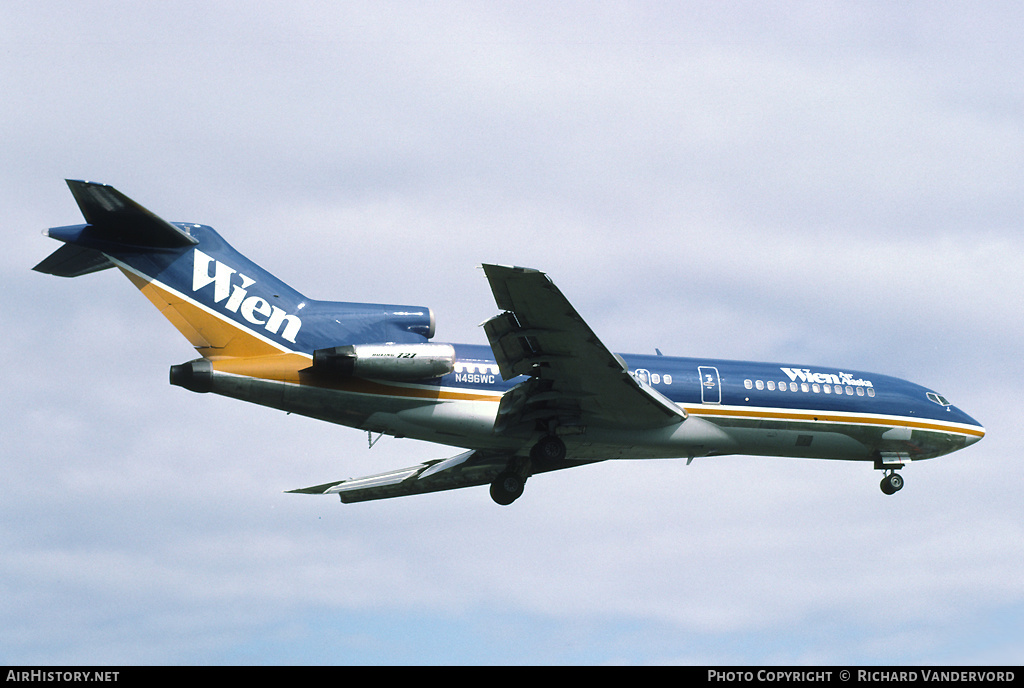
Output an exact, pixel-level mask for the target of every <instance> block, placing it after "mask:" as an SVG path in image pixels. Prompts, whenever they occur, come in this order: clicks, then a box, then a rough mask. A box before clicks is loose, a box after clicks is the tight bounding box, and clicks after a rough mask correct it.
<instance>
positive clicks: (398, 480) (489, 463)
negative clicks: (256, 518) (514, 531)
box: [288, 451, 509, 504]
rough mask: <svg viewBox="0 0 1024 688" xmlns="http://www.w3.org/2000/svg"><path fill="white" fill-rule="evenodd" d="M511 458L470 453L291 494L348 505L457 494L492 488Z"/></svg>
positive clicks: (302, 489)
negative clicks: (448, 492)
mask: <svg viewBox="0 0 1024 688" xmlns="http://www.w3.org/2000/svg"><path fill="white" fill-rule="evenodd" d="M508 458H509V457H508V456H506V455H504V454H489V453H485V452H478V451H468V452H464V453H462V454H459V455H458V456H453V457H452V458H450V459H441V460H436V461H427V462H426V463H421V464H419V465H418V466H410V467H409V468H402V469H399V470H396V471H391V472H389V473H381V474H379V475H371V476H367V477H365V478H354V479H349V480H339V481H337V482H333V483H326V484H324V485H316V486H314V487H304V488H301V489H298V490H288V491H289V492H292V493H301V494H336V495H338V496H339V497H340V498H341V501H342V502H345V503H346V504H348V503H351V502H365V501H369V500H373V499H388V498H391V497H403V496H405V495H413V494H423V493H426V492H440V491H441V490H454V489H457V488H460V487H473V486H476V485H487V484H489V483H490V482H491V481H492V480H494V478H495V477H497V475H498V474H499V473H501V472H502V471H503V470H504V469H505V466H506V465H507V464H508Z"/></svg>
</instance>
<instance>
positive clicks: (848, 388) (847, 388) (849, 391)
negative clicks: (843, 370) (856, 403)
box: [846, 385, 853, 397]
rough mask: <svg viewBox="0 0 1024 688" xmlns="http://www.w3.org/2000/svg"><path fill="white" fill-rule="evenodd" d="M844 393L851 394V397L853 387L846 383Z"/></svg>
mask: <svg viewBox="0 0 1024 688" xmlns="http://www.w3.org/2000/svg"><path fill="white" fill-rule="evenodd" d="M846 394H847V395H848V396H851V397H852V396H853V387H850V386H849V385H847V386H846Z"/></svg>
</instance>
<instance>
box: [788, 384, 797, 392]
mask: <svg viewBox="0 0 1024 688" xmlns="http://www.w3.org/2000/svg"><path fill="white" fill-rule="evenodd" d="M798 389H799V387H797V386H796V383H795V382H790V383H789V391H790V392H795V391H797V390H798Z"/></svg>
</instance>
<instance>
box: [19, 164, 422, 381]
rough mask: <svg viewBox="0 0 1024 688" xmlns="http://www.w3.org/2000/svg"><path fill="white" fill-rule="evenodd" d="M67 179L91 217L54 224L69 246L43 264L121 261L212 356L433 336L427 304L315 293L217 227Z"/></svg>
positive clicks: (78, 269) (91, 267)
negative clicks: (174, 217) (316, 296)
mask: <svg viewBox="0 0 1024 688" xmlns="http://www.w3.org/2000/svg"><path fill="white" fill-rule="evenodd" d="M67 183H68V186H69V187H70V188H71V192H72V194H73V195H74V197H75V200H76V201H77V202H78V207H79V208H80V209H81V211H82V215H84V216H85V219H86V221H87V224H84V225H71V226H66V227H55V228H52V229H50V230H48V231H47V235H48V236H50V237H51V238H54V239H57V240H59V241H62V242H64V243H65V245H64V246H62V247H61V248H59V249H57V250H56V251H54V252H53V253H52V254H51V255H50V256H49V257H47V258H46V259H44V260H43V261H42V262H40V263H39V264H38V265H36V266H35V268H34V269H35V270H37V271H39V272H44V273H47V274H51V275H59V276H62V277H78V276H80V275H85V274H88V273H91V272H96V271H99V270H104V269H106V268H109V267H117V268H119V269H120V270H121V271H122V272H123V273H124V274H125V275H126V276H127V277H128V279H130V280H131V281H132V283H134V284H135V286H136V287H138V288H139V289H140V290H141V291H142V293H143V294H145V296H146V297H147V298H148V299H149V300H150V301H151V302H152V303H153V305H155V306H156V307H157V308H158V309H159V310H160V312H161V313H163V315H164V316H165V317H166V318H167V319H168V320H169V321H170V322H171V323H172V324H173V325H174V326H175V327H176V328H177V329H178V330H179V331H180V332H181V333H182V334H183V335H184V336H185V338H186V339H188V341H189V342H190V343H191V344H192V345H193V346H194V347H196V349H197V350H198V351H199V352H200V354H202V356H203V357H204V358H207V359H210V360H213V361H218V360H224V359H242V358H244V359H251V358H254V357H266V356H278V355H280V354H282V353H285V354H303V355H304V356H307V357H310V356H311V355H312V352H313V351H314V350H316V349H320V348H325V347H331V346H340V345H347V344H362V343H380V342H422V341H424V340H426V339H428V338H430V337H431V336H433V315H432V314H431V313H430V309H428V308H423V307H416V306H385V305H378V304H363V303H343V302H333V301H314V300H311V299H307V298H306V297H305V296H303V295H302V294H300V293H299V292H298V291H296V290H294V289H292V288H291V287H289V286H288V285H287V284H285V283H284V282H282V281H281V280H279V279H278V278H276V277H274V276H273V275H272V274H270V273H269V272H267V271H266V270H264V269H263V268H261V267H259V266H258V265H256V264H255V263H253V262H252V261H250V260H249V259H247V258H246V257H245V256H243V255H242V254H240V253H238V252H237V251H236V250H234V249H233V248H232V247H231V246H230V245H229V244H228V243H227V242H226V241H224V239H223V238H221V236H220V235H219V234H217V232H215V231H214V230H213V228H211V227H208V226H206V225H199V224H185V223H170V222H167V221H166V220H163V219H162V218H160V217H158V216H157V215H155V214H153V213H152V212H150V211H148V210H146V209H145V208H143V207H142V206H141V205H139V204H138V203H136V202H135V201H133V200H132V199H130V198H128V197H127V196H125V195H124V194H122V193H121V192H119V191H117V190H116V189H114V188H113V187H111V186H107V185H104V184H96V183H93V182H85V181H71V180H68V182H67Z"/></svg>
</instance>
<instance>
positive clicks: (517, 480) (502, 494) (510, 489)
mask: <svg viewBox="0 0 1024 688" xmlns="http://www.w3.org/2000/svg"><path fill="white" fill-rule="evenodd" d="M525 487H526V483H525V481H524V480H523V479H522V478H521V477H519V475H518V474H517V473H513V472H511V471H505V472H504V473H501V474H499V475H498V477H497V478H495V479H494V482H493V483H491V499H493V500H494V501H495V502H496V503H498V504H500V505H501V506H508V505H509V504H511V503H512V502H514V501H516V500H517V499H519V497H520V496H521V495H522V494H523V489H524V488H525Z"/></svg>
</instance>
